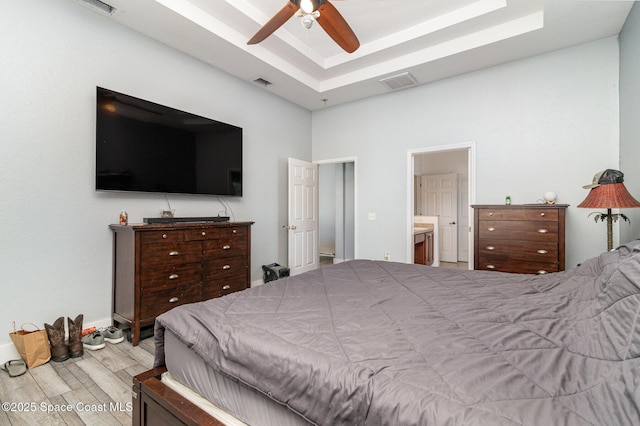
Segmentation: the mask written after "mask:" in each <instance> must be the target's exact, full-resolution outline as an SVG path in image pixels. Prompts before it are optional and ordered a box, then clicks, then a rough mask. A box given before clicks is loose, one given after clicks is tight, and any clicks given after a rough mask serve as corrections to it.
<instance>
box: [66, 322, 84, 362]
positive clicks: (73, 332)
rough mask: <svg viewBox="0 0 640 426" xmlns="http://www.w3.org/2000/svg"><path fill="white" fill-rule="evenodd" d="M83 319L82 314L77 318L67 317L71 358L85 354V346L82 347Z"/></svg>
mask: <svg viewBox="0 0 640 426" xmlns="http://www.w3.org/2000/svg"><path fill="white" fill-rule="evenodd" d="M82 319H83V315H82V314H80V315H78V316H77V317H76V319H75V320H72V319H71V318H68V317H67V324H68V325H69V355H70V356H71V358H78V357H80V356H82V355H84V348H83V347H82Z"/></svg>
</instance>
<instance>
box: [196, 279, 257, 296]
mask: <svg viewBox="0 0 640 426" xmlns="http://www.w3.org/2000/svg"><path fill="white" fill-rule="evenodd" d="M246 288H248V280H247V275H246V274H245V275H235V276H231V277H226V278H223V279H220V280H215V281H210V282H206V283H204V284H203V285H202V299H203V300H208V299H213V298H215V297H220V296H224V295H226V294H231V293H234V292H236V291H241V290H245V289H246Z"/></svg>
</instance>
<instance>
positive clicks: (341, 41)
mask: <svg viewBox="0 0 640 426" xmlns="http://www.w3.org/2000/svg"><path fill="white" fill-rule="evenodd" d="M318 11H319V12H320V16H319V17H318V18H316V21H318V24H320V26H321V27H322V28H323V29H324V30H325V31H326V32H327V34H329V37H331V38H332V39H333V41H335V42H336V43H338V45H339V46H340V47H342V48H343V49H344V50H345V51H347V52H348V53H353V52H355V51H356V50H357V49H358V47H360V42H359V41H358V37H356V35H355V34H354V32H353V30H352V29H351V27H350V26H349V24H347V21H345V19H344V18H343V17H342V15H340V12H338V9H336V8H335V7H334V6H333V5H332V4H331V3H329V1H328V0H327V1H326V2H325V3H323V4H321V5H320V6H319V7H318Z"/></svg>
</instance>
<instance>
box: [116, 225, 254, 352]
mask: <svg viewBox="0 0 640 426" xmlns="http://www.w3.org/2000/svg"><path fill="white" fill-rule="evenodd" d="M252 224H253V222H224V223H220V222H199V223H179V224H154V225H142V224H141V225H128V226H122V225H110V226H109V227H110V228H111V230H112V231H113V313H112V320H113V322H114V324H115V325H123V326H126V327H130V328H131V341H132V343H133V345H134V346H136V345H137V344H138V343H139V341H140V328H141V327H145V326H149V325H153V323H154V321H155V317H156V316H158V315H160V314H161V313H163V312H166V311H168V310H169V309H171V308H173V307H175V306H178V305H182V304H185V303H192V302H199V301H202V300H208V299H212V298H215V297H220V296H224V295H225V294H229V293H232V292H234V291H240V290H244V289H246V288H248V287H249V286H250V281H251V277H250V275H251V274H250V271H251V225H252Z"/></svg>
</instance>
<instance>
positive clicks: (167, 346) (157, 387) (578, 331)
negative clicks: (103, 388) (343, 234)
mask: <svg viewBox="0 0 640 426" xmlns="http://www.w3.org/2000/svg"><path fill="white" fill-rule="evenodd" d="M639 313H640V240H637V241H633V242H630V243H628V244H625V245H623V246H621V247H619V248H618V249H617V250H615V251H612V252H606V253H603V254H601V255H600V256H597V257H595V258H592V259H589V260H587V261H586V262H584V263H583V264H582V265H580V266H579V267H577V268H574V269H571V270H568V271H565V272H559V273H554V274H547V275H518V274H507V273H499V272H489V271H466V270H447V269H442V268H432V267H428V266H422V265H411V264H402V263H394V262H382V261H371V260H354V261H350V262H345V263H340V264H337V265H332V266H329V267H326V268H322V269H319V270H316V271H312V272H308V273H305V274H302V275H298V276H295V277H290V278H287V279H284V280H277V281H273V282H271V283H268V284H265V285H263V286H258V287H255V288H251V289H248V290H245V291H242V292H239V293H234V294H231V295H228V296H225V297H223V298H220V299H213V300H209V301H206V302H200V303H195V304H190V305H183V306H180V307H177V308H175V309H172V310H171V311H169V312H167V313H165V314H163V315H161V316H159V317H158V318H157V320H156V326H155V339H156V342H155V343H156V354H155V368H154V370H151V371H149V372H146V373H144V374H142V375H139V376H137V377H136V378H135V380H134V392H135V394H134V424H159V420H157V419H159V418H163V419H164V418H168V417H171V419H170V420H169V421H168V422H169V423H167V424H174V423H171V422H174V421H175V422H178V423H175V424H207V422H210V423H208V424H216V425H219V424H231V423H229V422H227V421H226V420H224V419H223V420H217V419H216V416H214V415H212V414H210V413H209V412H206V411H205V409H203V408H202V407H203V405H200V404H198V403H194V402H190V401H189V400H188V399H187V398H186V397H184V396H183V395H182V394H180V393H179V392H177V391H174V390H173V388H171V387H169V385H167V384H165V382H164V381H161V380H160V375H161V373H163V372H165V371H166V370H168V373H169V374H168V376H170V377H171V378H172V379H173V380H175V381H177V382H179V383H182V384H184V385H186V387H188V388H190V389H191V390H193V391H195V392H196V393H197V394H198V395H200V396H206V399H208V400H209V401H210V402H212V403H213V405H214V406H218V407H219V408H221V409H222V410H223V411H224V412H227V413H230V414H231V415H232V416H233V418H234V419H237V420H240V421H242V422H244V423H247V424H252V425H256V426H257V425H261V424H317V425H418V424H420V425H426V424H428V425H560V424H562V425H638V424H640V324H639V323H638V315H639ZM165 374H166V373H165ZM236 388H237V389H240V390H241V391H244V392H245V396H242V395H240V394H239V393H238V392H240V391H238V392H236V391H237V389H236ZM212 389H214V390H213V391H212ZM215 389H218V390H217V392H218V394H217V395H216V394H215V393H216V391H215ZM211 392H213V393H214V394H213V395H211ZM240 393H241V392H240ZM221 394H228V395H230V396H228V398H227V399H226V400H225V399H224V396H221ZM247 395H249V397H247V398H246V399H243V398H245V397H246V396H247ZM256 400H257V401H262V402H258V403H257V405H258V406H259V405H260V404H263V405H265V406H270V408H269V409H268V410H266V411H260V410H261V409H260V408H259V407H258V408H256V402H255V401H256ZM229 401H231V402H229ZM278 409H280V410H281V412H280V414H278V415H282V416H284V417H280V418H278V417H275V419H276V420H273V421H272V420H269V419H267V418H266V416H269V417H270V416H271V414H268V413H267V414H265V412H268V411H269V410H272V411H275V412H277V411H278ZM159 411H162V413H161V414H158V413H159ZM251 416H255V417H251ZM287 416H288V417H287ZM285 417H286V420H283V418H285ZM153 419H156V420H153ZM163 421H164V420H163ZM285 421H286V422H291V423H282V422H285ZM273 422H276V423H273ZM278 422H280V423H278Z"/></svg>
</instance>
